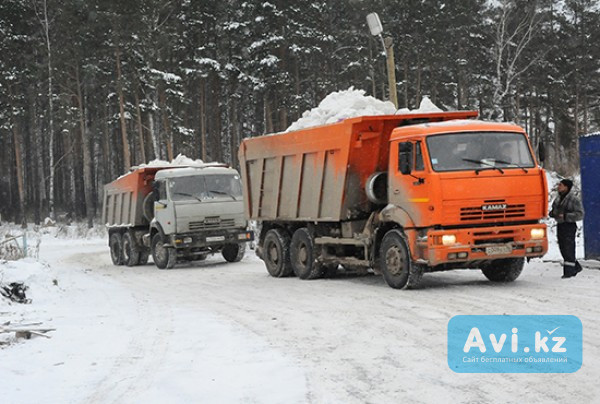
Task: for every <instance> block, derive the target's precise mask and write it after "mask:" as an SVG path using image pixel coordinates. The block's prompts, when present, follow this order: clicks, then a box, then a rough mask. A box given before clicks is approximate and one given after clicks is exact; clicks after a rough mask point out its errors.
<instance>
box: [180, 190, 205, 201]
mask: <svg viewBox="0 0 600 404" xmlns="http://www.w3.org/2000/svg"><path fill="white" fill-rule="evenodd" d="M175 195H183V196H191V197H192V198H195V199H197V200H198V202H202V199H200V198H198V197H197V196H196V195H192V194H187V193H185V192H175Z"/></svg>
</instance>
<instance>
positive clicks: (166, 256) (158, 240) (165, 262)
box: [152, 233, 177, 269]
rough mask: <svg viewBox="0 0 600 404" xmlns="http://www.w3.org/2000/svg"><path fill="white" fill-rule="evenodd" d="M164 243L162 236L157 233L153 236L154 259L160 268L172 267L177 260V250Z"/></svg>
mask: <svg viewBox="0 0 600 404" xmlns="http://www.w3.org/2000/svg"><path fill="white" fill-rule="evenodd" d="M164 244H165V243H164V241H163V239H162V236H161V235H160V234H159V233H156V234H155V235H154V237H153V238H152V259H153V260H154V264H156V266H157V267H158V268H159V269H171V268H173V267H174V266H175V262H176V261H177V252H176V251H175V249H174V248H170V247H165V245H164Z"/></svg>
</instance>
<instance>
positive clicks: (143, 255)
mask: <svg viewBox="0 0 600 404" xmlns="http://www.w3.org/2000/svg"><path fill="white" fill-rule="evenodd" d="M149 257H150V250H149V249H147V248H144V249H143V250H142V251H140V261H139V262H138V265H146V264H147V263H148V258H149Z"/></svg>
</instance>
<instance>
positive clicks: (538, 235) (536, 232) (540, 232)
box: [531, 229, 546, 240]
mask: <svg viewBox="0 0 600 404" xmlns="http://www.w3.org/2000/svg"><path fill="white" fill-rule="evenodd" d="M545 234H546V232H545V231H544V229H531V238H532V239H534V240H539V239H542V238H544V236H545Z"/></svg>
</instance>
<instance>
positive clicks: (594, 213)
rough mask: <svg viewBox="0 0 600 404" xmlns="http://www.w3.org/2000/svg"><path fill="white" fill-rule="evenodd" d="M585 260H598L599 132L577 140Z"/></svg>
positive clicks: (599, 255)
mask: <svg viewBox="0 0 600 404" xmlns="http://www.w3.org/2000/svg"><path fill="white" fill-rule="evenodd" d="M579 159H580V164H581V194H582V198H583V208H584V209H585V215H584V217H583V233H584V240H585V241H584V247H585V259H594V260H600V132H598V133H592V134H590V135H586V136H582V137H580V138H579Z"/></svg>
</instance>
